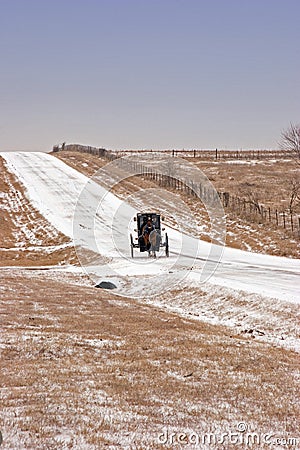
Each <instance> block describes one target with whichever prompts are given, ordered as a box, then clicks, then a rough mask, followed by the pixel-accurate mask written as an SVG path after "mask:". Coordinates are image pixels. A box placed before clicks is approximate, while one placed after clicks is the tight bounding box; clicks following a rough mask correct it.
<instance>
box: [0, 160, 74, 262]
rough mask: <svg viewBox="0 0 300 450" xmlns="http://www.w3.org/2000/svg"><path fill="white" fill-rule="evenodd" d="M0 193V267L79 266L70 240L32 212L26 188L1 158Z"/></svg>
mask: <svg viewBox="0 0 300 450" xmlns="http://www.w3.org/2000/svg"><path fill="white" fill-rule="evenodd" d="M0 193H1V198H0V208H1V209H0V210H1V218H0V220H1V233H0V266H20V265H22V266H29V265H55V264H58V263H59V264H63V263H76V262H77V258H76V255H75V251H74V249H73V247H72V244H71V241H70V239H69V238H67V237H66V236H64V235H63V234H62V233H60V232H59V231H57V230H55V229H54V228H53V226H51V224H50V223H49V222H48V221H47V220H46V219H45V218H44V217H43V216H42V215H41V214H40V213H39V212H38V211H37V210H36V209H35V208H33V206H32V204H31V203H30V202H29V200H28V198H27V197H26V193H25V192H24V187H23V186H22V184H21V183H20V182H19V181H18V180H17V179H16V177H15V176H14V175H13V174H11V173H10V172H9V171H7V169H6V166H5V163H4V160H3V158H1V157H0ZM64 245H66V246H65V247H64ZM59 246H62V248H59Z"/></svg>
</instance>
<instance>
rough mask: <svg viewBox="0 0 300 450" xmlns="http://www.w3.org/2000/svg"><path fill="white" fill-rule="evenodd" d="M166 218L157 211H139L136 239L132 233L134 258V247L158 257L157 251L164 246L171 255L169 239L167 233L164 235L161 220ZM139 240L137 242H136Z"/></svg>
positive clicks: (131, 242) (136, 218)
mask: <svg viewBox="0 0 300 450" xmlns="http://www.w3.org/2000/svg"><path fill="white" fill-rule="evenodd" d="M163 220H164V218H163V217H161V216H160V214H156V213H138V214H137V215H136V217H135V218H134V221H135V222H136V223H137V228H136V229H135V230H134V231H135V232H136V233H137V237H136V238H135V239H134V238H133V236H132V234H130V250H131V257H132V258H133V249H134V248H139V249H140V252H148V255H149V256H150V257H151V256H152V257H154V258H156V253H157V252H159V250H160V249H161V248H164V250H165V255H166V256H167V257H168V256H169V240H168V235H167V233H164V238H163V236H162V231H164V230H165V229H164V228H162V227H161V222H163ZM134 241H137V242H134Z"/></svg>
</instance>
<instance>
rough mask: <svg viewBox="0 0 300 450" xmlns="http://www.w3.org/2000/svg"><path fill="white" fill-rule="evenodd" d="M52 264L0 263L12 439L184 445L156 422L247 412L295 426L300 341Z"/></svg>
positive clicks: (209, 427) (266, 423)
mask: <svg viewBox="0 0 300 450" xmlns="http://www.w3.org/2000/svg"><path fill="white" fill-rule="evenodd" d="M47 274H48V276H47V280H45V279H44V280H43V279H42V278H41V273H40V271H38V272H35V271H23V272H22V273H21V274H20V272H17V271H13V270H10V271H4V270H2V273H1V277H2V286H1V303H0V305H1V311H0V312H1V338H0V351H1V364H2V370H1V375H0V380H1V388H0V395H1V413H0V429H1V430H2V433H3V438H4V448H6V449H18V448H20V449H21V448H22V449H25V448H26V449H29V448H30V449H33V448H34V449H63V448H82V449H100V448H117V447H118V448H124V449H125V448H128V449H129V448H130V449H131V448H138V449H147V448H149V449H150V448H174V447H172V446H163V447H160V446H159V445H158V434H159V433H161V432H163V431H164V430H166V429H168V430H172V431H175V432H177V433H179V432H191V431H195V432H197V433H204V432H214V431H215V432H219V434H220V433H221V432H226V431H229V430H232V431H233V432H234V431H235V430H236V426H237V423H238V422H241V421H244V422H247V424H248V426H249V427H250V428H251V430H255V431H257V432H258V433H263V432H269V431H274V433H275V435H276V436H279V437H282V436H286V435H287V434H288V435H289V436H295V435H296V436H297V421H298V418H299V404H300V403H299V401H298V400H299V399H298V394H299V391H298V390H297V389H298V385H297V376H298V374H299V358H298V356H297V355H296V354H294V353H293V352H288V351H285V350H282V349H278V348H275V347H272V346H269V345H266V344H262V343H260V342H257V341H256V340H255V339H246V338H244V337H242V336H236V335H232V334H231V333H230V331H229V330H228V329H226V328H224V327H220V326H212V325H208V324H204V323H201V322H195V321H193V320H187V319H184V318H180V317H178V316H177V315H175V314H172V313H168V312H166V311H162V310H159V309H157V308H154V307H150V306H143V305H138V304H136V303H135V302H134V301H132V300H130V299H128V298H118V297H117V296H115V295H114V294H113V293H109V292H104V291H101V290H97V289H94V288H88V287H82V286H78V285H77V286H76V285H75V284H74V283H78V282H80V280H78V279H77V277H76V276H75V275H73V276H71V275H69V280H65V282H59V281H55V280H54V279H51V277H55V272H52V273H51V272H47ZM66 281H68V283H69V284H68V283H66ZM203 448H205V447H203ZM209 448H222V447H220V446H218V447H214V446H210V447H209ZM224 448H225V447H224ZM226 448H228V449H230V448H234V446H230V445H227V446H226ZM259 448H269V446H266V447H264V446H261V447H259Z"/></svg>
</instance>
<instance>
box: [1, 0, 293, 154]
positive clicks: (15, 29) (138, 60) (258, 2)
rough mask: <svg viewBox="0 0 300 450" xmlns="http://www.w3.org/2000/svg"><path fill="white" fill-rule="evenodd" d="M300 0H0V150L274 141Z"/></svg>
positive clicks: (288, 88) (289, 111)
mask: <svg viewBox="0 0 300 450" xmlns="http://www.w3.org/2000/svg"><path fill="white" fill-rule="evenodd" d="M299 17H300V0H172V1H171V0H51V1H50V0H0V56H1V59H0V64H1V66H0V102H1V108H0V151H14V150H26V151H49V150H51V148H52V146H53V145H55V144H59V143H62V142H64V141H65V142H66V143H81V144H86V145H92V146H97V147H105V148H108V149H173V148H175V149H182V148H185V149H189V148H191V149H192V148H196V149H209V148H220V149H221V148H224V149H231V148H233V149H240V148H248V149H250V148H258V149H259V148H260V149H263V148H277V147H278V141H279V139H280V134H281V132H282V130H283V129H285V128H287V127H288V126H289V124H290V123H291V122H292V123H300V26H299Z"/></svg>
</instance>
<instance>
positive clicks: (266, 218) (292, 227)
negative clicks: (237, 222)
mask: <svg viewBox="0 0 300 450" xmlns="http://www.w3.org/2000/svg"><path fill="white" fill-rule="evenodd" d="M62 150H68V151H78V152H81V153H89V154H92V155H95V156H99V157H102V158H105V159H107V160H109V161H113V160H115V159H118V158H120V156H121V154H120V153H121V152H111V151H109V150H106V149H104V148H97V147H90V146H83V145H78V144H70V145H63V147H58V146H55V147H53V151H62ZM123 154H124V153H123ZM120 164H121V167H123V168H124V169H125V170H126V169H127V170H128V171H129V172H132V173H136V172H138V173H140V175H142V176H143V177H144V178H147V179H151V180H152V181H154V182H155V183H156V184H158V185H159V186H161V187H165V188H169V189H174V190H178V191H181V192H183V193H184V194H185V195H188V196H189V197H197V195H199V196H200V198H201V199H203V200H204V201H205V200H208V199H210V200H213V197H214V196H215V195H216V191H215V190H213V189H211V188H208V187H205V186H203V185H201V184H200V183H190V182H188V180H184V179H176V178H173V177H172V176H169V175H164V174H162V173H159V172H158V171H155V170H154V169H153V168H151V167H146V166H144V165H143V164H141V163H138V162H134V161H130V160H126V159H124V160H122V159H121V160H120ZM217 195H218V196H219V198H220V199H221V201H222V204H223V207H224V209H225V212H226V211H228V212H231V213H233V214H234V215H236V216H240V217H243V218H247V219H248V220H250V221H251V222H255V223H259V224H262V225H266V224H269V225H273V226H275V227H277V228H278V227H280V228H282V229H284V230H286V231H288V232H289V233H290V234H292V235H293V236H294V237H297V238H298V239H299V238H300V216H299V215H297V214H293V212H292V211H288V210H278V209H274V208H271V207H265V206H264V205H262V204H259V203H257V202H254V201H252V200H249V199H246V198H242V197H238V196H234V195H231V194H230V193H229V192H217Z"/></svg>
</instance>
